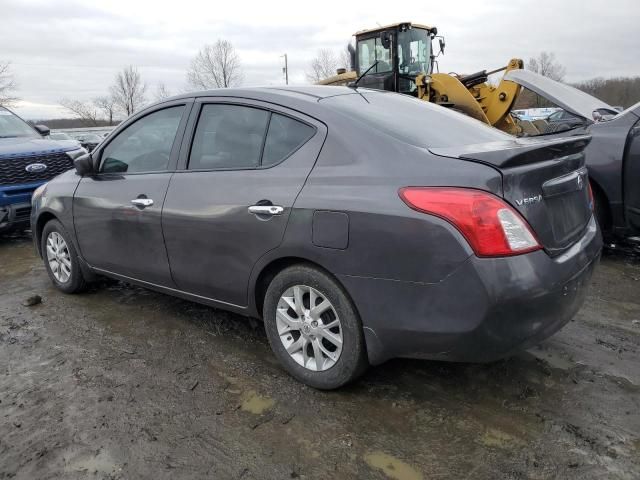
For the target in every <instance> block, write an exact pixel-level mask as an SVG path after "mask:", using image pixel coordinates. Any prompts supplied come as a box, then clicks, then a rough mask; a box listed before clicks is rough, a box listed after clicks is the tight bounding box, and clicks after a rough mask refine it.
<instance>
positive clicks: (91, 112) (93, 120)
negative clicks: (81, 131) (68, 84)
mask: <svg viewBox="0 0 640 480" xmlns="http://www.w3.org/2000/svg"><path fill="white" fill-rule="evenodd" d="M60 105H62V106H63V107H64V108H66V109H67V110H69V111H70V112H71V113H73V114H74V115H75V116H76V117H78V118H79V119H80V120H82V123H83V124H84V125H85V126H87V127H97V126H98V110H97V109H96V108H95V106H94V105H93V104H91V103H85V102H81V101H79V100H71V99H69V98H63V99H61V100H60Z"/></svg>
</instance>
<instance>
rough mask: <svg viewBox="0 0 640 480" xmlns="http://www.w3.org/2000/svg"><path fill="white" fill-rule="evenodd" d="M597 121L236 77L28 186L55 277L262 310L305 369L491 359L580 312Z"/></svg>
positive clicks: (332, 379) (68, 285) (270, 331)
mask: <svg viewBox="0 0 640 480" xmlns="http://www.w3.org/2000/svg"><path fill="white" fill-rule="evenodd" d="M588 141H589V138H588V137H587V136H578V137H575V138H553V139H549V140H540V139H536V140H528V139H516V138H514V137H512V136H510V135H507V134H505V133H502V132H500V131H498V130H496V129H492V128H490V127H488V126H485V125H484V124H481V123H480V122H478V121H476V120H474V119H471V118H469V117H467V116H464V115H462V114H459V113H456V112H453V111H450V110H448V109H445V108H442V107H439V106H436V105H433V104H430V103H427V102H423V101H420V100H418V99H416V98H411V97H408V96H406V95H401V94H395V93H389V92H382V91H376V90H367V89H360V88H358V89H353V88H348V87H334V86H332V87H320V86H315V87H298V88H253V89H238V90H234V89H222V90H213V91H208V92H202V93H197V94H189V95H184V96H179V97H174V98H172V99H169V100H167V101H164V102H162V103H158V104H155V105H153V106H150V107H148V108H147V109H145V110H144V111H142V112H139V113H137V114H136V115H135V116H133V117H130V118H129V119H127V120H126V121H125V122H123V123H122V124H121V125H120V126H119V127H118V128H117V129H116V130H115V131H114V132H113V133H112V134H111V135H110V136H109V137H108V138H107V139H106V140H105V141H104V142H103V143H102V144H100V145H99V146H98V147H97V149H96V150H95V151H94V152H93V153H92V154H90V155H85V156H83V157H82V158H80V159H77V160H76V171H75V172H74V171H71V172H67V173H65V174H64V175H62V176H60V177H58V178H56V179H55V180H53V181H51V182H49V183H47V184H46V185H45V186H43V187H41V188H40V189H38V190H37V191H36V192H35V193H34V195H33V213H32V217H31V222H32V229H33V238H34V242H35V246H36V248H37V250H38V252H39V254H40V255H42V257H43V259H44V263H45V267H46V270H47V272H48V274H49V276H50V278H51V280H52V282H53V283H54V285H55V286H56V287H58V288H59V289H60V290H62V291H63V292H68V293H72V292H78V291H81V290H82V289H83V288H84V287H85V286H86V283H87V281H89V280H91V278H92V277H93V276H95V275H107V276H111V277H114V278H118V279H122V280H125V281H128V282H131V283H135V284H138V285H142V286H145V287H148V288H152V289H156V290H158V291H161V292H165V293H168V294H171V295H177V296H179V297H182V298H186V299H190V300H194V301H197V302H202V303H205V304H208V305H213V306H216V307H219V308H223V309H228V310H231V311H235V312H238V313H241V314H244V315H248V316H254V317H261V318H263V319H264V323H265V329H266V331H267V335H268V338H269V342H270V344H271V347H272V349H273V351H274V353H275V355H276V357H277V358H278V359H279V361H280V363H281V364H282V365H283V367H284V368H285V369H286V370H287V371H288V372H289V373H290V374H291V375H293V376H294V377H296V378H297V379H299V380H300V381H302V382H305V383H307V384H308V385H311V386H314V387H317V388H336V387H339V386H341V385H343V384H345V383H346V382H349V381H351V380H353V379H354V378H356V377H357V376H358V375H360V374H361V373H362V372H363V371H364V370H365V368H366V367H367V365H368V364H374V365H375V364H379V363H381V362H383V361H385V360H387V359H389V358H392V357H416V358H431V359H440V360H453V361H489V360H493V359H497V358H501V357H504V356H506V355H509V354H510V352H513V351H514V350H517V349H521V348H526V347H527V346H530V345H532V344H535V343H537V342H539V341H540V340H542V339H544V338H546V337H548V336H550V335H552V334H553V333H554V332H556V331H557V330H558V329H560V328H561V327H562V326H563V325H564V324H565V323H566V322H568V321H569V319H570V318H571V317H572V316H573V315H574V314H575V313H576V311H577V310H578V309H579V308H580V306H581V304H582V302H583V300H584V297H585V292H586V287H587V284H588V283H589V280H590V277H591V273H592V271H593V269H594V266H595V265H596V263H597V260H598V258H599V254H600V248H601V245H602V241H601V238H600V233H599V231H598V229H597V224H596V221H595V219H594V216H593V212H592V209H591V206H592V202H591V199H590V196H589V188H588V187H587V184H588V178H587V172H586V169H585V167H584V155H583V149H584V147H585V146H586V145H587V143H588Z"/></svg>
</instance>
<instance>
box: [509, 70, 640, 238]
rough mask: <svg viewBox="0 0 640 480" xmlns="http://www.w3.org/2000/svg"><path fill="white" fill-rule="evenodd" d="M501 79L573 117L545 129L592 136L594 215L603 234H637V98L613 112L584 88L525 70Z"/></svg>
mask: <svg viewBox="0 0 640 480" xmlns="http://www.w3.org/2000/svg"><path fill="white" fill-rule="evenodd" d="M505 79H506V80H510V81H513V82H516V83H518V84H520V85H522V86H523V87H526V88H528V89H529V90H532V91H534V92H535V93H537V94H538V95H540V96H542V97H544V98H547V99H548V100H550V101H551V102H553V103H555V104H556V105H558V106H559V107H562V108H563V109H564V111H565V112H567V113H568V114H570V115H572V116H573V117H574V119H575V121H572V122H571V123H567V124H564V126H562V128H560V127H561V123H558V124H557V127H558V128H556V129H554V130H553V131H552V132H549V133H554V134H555V135H556V136H567V135H583V134H588V135H590V136H591V137H592V140H591V142H590V143H589V145H588V146H587V148H586V149H585V154H586V156H587V159H586V164H587V167H588V168H589V179H590V182H591V187H592V188H593V194H594V197H595V205H596V214H597V217H598V221H599V223H600V225H601V227H602V229H603V231H604V233H605V235H606V236H608V237H612V238H613V237H616V236H633V235H640V103H637V104H636V105H634V106H632V107H630V108H628V109H626V110H624V111H623V112H618V110H616V108H615V107H612V106H611V105H608V104H607V103H605V102H603V101H601V100H599V99H597V98H595V97H592V96H591V95H589V94H587V93H584V92H582V91H580V90H578V89H576V88H573V87H571V86H569V85H565V84H563V83H560V82H556V81H555V80H551V79H550V78H548V77H543V76H542V75H538V74H536V73H534V72H531V71H528V70H518V71H511V72H508V73H507V74H506V75H505ZM543 133H544V132H543Z"/></svg>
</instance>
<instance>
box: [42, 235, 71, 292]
mask: <svg viewBox="0 0 640 480" xmlns="http://www.w3.org/2000/svg"><path fill="white" fill-rule="evenodd" d="M47 262H49V268H50V269H51V273H53V276H54V277H55V279H56V280H57V281H59V282H60V283H67V282H68V281H69V279H70V278H71V255H70V254H69V247H68V246H67V242H65V241H64V238H63V237H62V235H60V234H59V233H58V232H51V233H50V234H49V236H48V237H47Z"/></svg>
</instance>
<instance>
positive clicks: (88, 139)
mask: <svg viewBox="0 0 640 480" xmlns="http://www.w3.org/2000/svg"><path fill="white" fill-rule="evenodd" d="M75 138H76V140H78V141H79V142H80V144H81V145H82V147H83V148H85V149H86V150H87V151H88V152H93V149H94V148H96V147H97V146H98V144H99V143H100V142H101V141H102V140H103V137H100V136H99V135H96V134H95V133H83V134H78V135H76V136H75Z"/></svg>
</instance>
